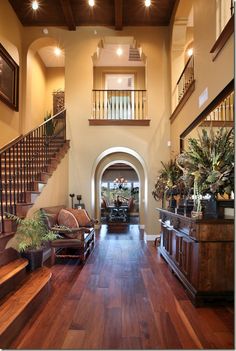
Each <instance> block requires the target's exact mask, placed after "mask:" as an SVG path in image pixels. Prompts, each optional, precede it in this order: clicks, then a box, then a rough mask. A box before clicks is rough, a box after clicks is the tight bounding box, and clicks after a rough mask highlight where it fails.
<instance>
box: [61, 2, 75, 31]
mask: <svg viewBox="0 0 236 351" xmlns="http://www.w3.org/2000/svg"><path fill="white" fill-rule="evenodd" d="M60 3H61V8H62V11H63V14H64V16H65V20H66V24H67V26H68V29H69V30H76V23H75V18H74V15H73V10H72V7H71V3H70V0H60Z"/></svg>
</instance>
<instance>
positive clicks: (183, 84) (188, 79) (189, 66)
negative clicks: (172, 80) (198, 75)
mask: <svg viewBox="0 0 236 351" xmlns="http://www.w3.org/2000/svg"><path fill="white" fill-rule="evenodd" d="M193 81H194V58H193V55H192V56H190V57H189V59H188V61H187V63H186V65H185V67H184V69H183V72H182V73H181V75H180V77H179V79H178V82H177V83H176V85H177V91H178V103H179V102H180V100H181V99H182V98H183V97H184V96H185V94H186V93H187V91H188V89H189V87H190V85H191V84H192V82H193Z"/></svg>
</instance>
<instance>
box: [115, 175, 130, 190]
mask: <svg viewBox="0 0 236 351" xmlns="http://www.w3.org/2000/svg"><path fill="white" fill-rule="evenodd" d="M113 183H114V185H117V187H118V188H119V189H122V188H124V187H125V186H126V185H127V183H128V180H127V179H125V178H124V177H119V178H116V179H115V180H113Z"/></svg>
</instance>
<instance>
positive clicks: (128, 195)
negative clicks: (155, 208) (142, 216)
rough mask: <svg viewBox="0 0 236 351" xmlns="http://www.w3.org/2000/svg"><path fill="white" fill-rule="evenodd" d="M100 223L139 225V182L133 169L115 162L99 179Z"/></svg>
mask: <svg viewBox="0 0 236 351" xmlns="http://www.w3.org/2000/svg"><path fill="white" fill-rule="evenodd" d="M100 189H101V194H100V198H101V223H102V224H109V223H111V222H112V223H127V224H138V223H139V197H140V196H139V194H140V191H139V190H140V182H139V178H138V175H137V173H136V171H135V170H134V168H132V167H131V166H130V165H128V164H125V163H121V162H117V163H114V164H112V165H110V166H109V167H107V168H106V169H105V171H104V172H103V174H102V177H101V186H100Z"/></svg>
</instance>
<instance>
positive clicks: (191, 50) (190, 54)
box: [187, 48, 193, 57]
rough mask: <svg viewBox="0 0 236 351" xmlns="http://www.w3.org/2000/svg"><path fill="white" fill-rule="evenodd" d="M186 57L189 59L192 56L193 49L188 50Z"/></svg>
mask: <svg viewBox="0 0 236 351" xmlns="http://www.w3.org/2000/svg"><path fill="white" fill-rule="evenodd" d="M187 55H188V56H189V57H190V56H193V48H190V49H188V51H187Z"/></svg>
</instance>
